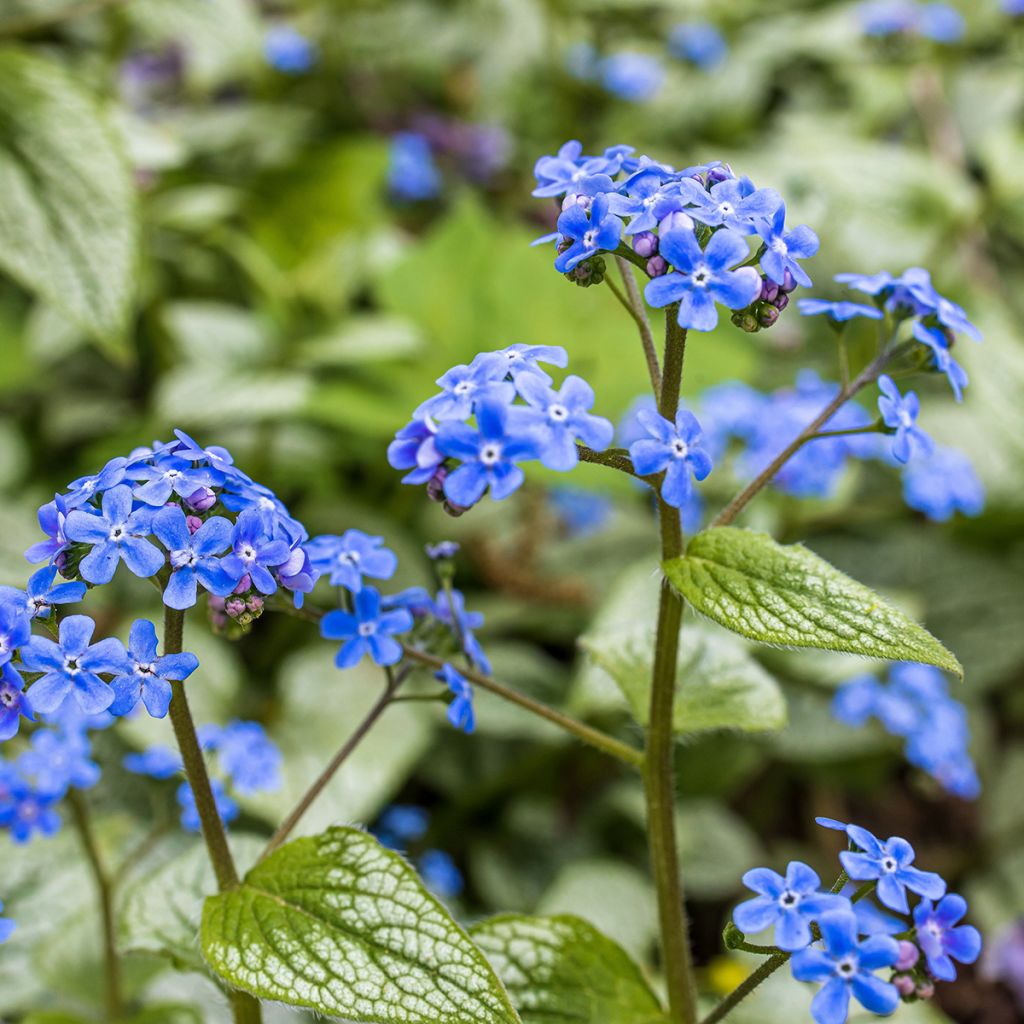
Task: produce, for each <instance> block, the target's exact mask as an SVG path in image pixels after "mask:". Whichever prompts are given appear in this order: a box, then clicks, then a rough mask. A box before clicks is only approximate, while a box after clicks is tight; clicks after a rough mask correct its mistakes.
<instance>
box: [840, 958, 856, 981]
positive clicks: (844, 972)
mask: <svg viewBox="0 0 1024 1024" xmlns="http://www.w3.org/2000/svg"><path fill="white" fill-rule="evenodd" d="M836 973H837V974H839V975H840V977H843V978H852V977H853V975H854V974H856V973H857V964H856V961H854V960H853V959H852V958H851V957H844V958H843V959H842V960H840V961H839V962H838V963H837V964H836Z"/></svg>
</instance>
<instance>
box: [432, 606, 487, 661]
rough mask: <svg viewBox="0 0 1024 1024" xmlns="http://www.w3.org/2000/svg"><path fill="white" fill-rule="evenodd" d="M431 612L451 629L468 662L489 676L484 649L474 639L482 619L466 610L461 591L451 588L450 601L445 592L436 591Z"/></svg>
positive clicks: (478, 613) (477, 613)
mask: <svg viewBox="0 0 1024 1024" xmlns="http://www.w3.org/2000/svg"><path fill="white" fill-rule="evenodd" d="M433 612H434V615H435V616H436V617H437V618H438V619H439V620H440V621H441V622H443V623H444V624H445V625H446V626H448V627H449V629H451V631H452V633H453V634H454V636H455V639H456V640H458V641H459V643H460V645H461V646H462V649H463V652H464V653H465V654H466V655H467V656H468V657H469V660H470V661H471V662H472V663H473V664H474V665H475V666H476V667H477V668H478V669H479V670H480V671H481V672H483V674H484V675H490V674H491V662H490V659H489V658H488V657H487V655H486V654H485V653H484V649H483V647H482V646H481V645H480V641H479V640H478V639H477V637H476V630H478V629H480V627H481V626H483V624H484V617H483V615H482V614H481V613H480V612H470V611H467V610H466V599H465V597H464V595H463V593H462V591H461V590H456V589H455V588H454V587H453V588H452V590H451V600H449V598H448V592H447V591H445V590H440V591H438V594H437V598H436V600H435V601H434V604H433Z"/></svg>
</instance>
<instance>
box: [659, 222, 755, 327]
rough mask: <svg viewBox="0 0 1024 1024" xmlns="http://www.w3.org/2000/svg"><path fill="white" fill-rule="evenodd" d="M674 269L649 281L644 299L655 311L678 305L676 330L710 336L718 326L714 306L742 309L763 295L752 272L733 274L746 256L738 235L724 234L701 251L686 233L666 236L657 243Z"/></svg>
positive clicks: (746, 269) (747, 251) (743, 270)
mask: <svg viewBox="0 0 1024 1024" xmlns="http://www.w3.org/2000/svg"><path fill="white" fill-rule="evenodd" d="M660 252H661V255H662V256H663V257H664V258H665V259H666V260H668V261H669V262H670V263H671V264H672V267H673V270H672V271H671V272H670V273H668V274H665V275H664V276H663V277H656V278H654V279H653V280H651V281H648V282H647V286H646V288H645V289H644V295H645V297H646V298H647V301H648V302H649V303H650V304H651V305H652V306H654V307H655V308H657V309H660V308H661V307H663V306H668V305H670V304H671V303H673V302H678V303H679V312H678V317H677V319H678V321H679V326H680V327H684V328H693V329H694V330H698V331H710V330H712V329H713V328H714V327H715V326H716V325H717V324H718V310H717V308H716V307H715V303H716V302H720V303H722V305H723V306H726V307H728V308H729V309H743V308H744V307H745V306H748V305H750V303H751V302H753V301H754V299H755V298H756V297H757V296H758V295H759V294H760V292H761V275H760V274H758V272H757V271H756V270H755V269H754V268H753V267H743V268H741V269H740V270H731V269H730V268H731V267H734V266H736V264H737V263H742V262H744V261H745V260H746V259H747V258H748V257H749V256H750V249H749V248H748V246H747V243H746V242H745V241H744V240H743V238H742V236H740V235H737V234H736V233H735V232H733V231H729V230H728V229H723V230H721V231H716V232H715V234H713V235H712V236H711V239H710V241H709V242H708V244H707V248H705V249H701V247H700V244H699V243H698V242H697V238H696V236H695V235H694V234H693V233H692V232H690V231H670V232H669V233H668V234H666V235H664V236H663V237H662V239H661V244H660Z"/></svg>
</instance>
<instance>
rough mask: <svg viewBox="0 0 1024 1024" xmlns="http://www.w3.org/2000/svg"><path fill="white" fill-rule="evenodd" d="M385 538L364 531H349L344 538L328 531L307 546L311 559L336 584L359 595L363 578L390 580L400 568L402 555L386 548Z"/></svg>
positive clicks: (343, 535)
mask: <svg viewBox="0 0 1024 1024" xmlns="http://www.w3.org/2000/svg"><path fill="white" fill-rule="evenodd" d="M383 544H384V538H383V537H371V536H369V535H368V534H365V533H363V531H362V530H346V531H345V532H344V533H343V534H342V535H341V536H340V537H335V536H332V535H330V534H325V535H324V536H321V537H314V538H313V539H312V540H311V541H309V543H308V544H307V545H306V551H307V552H308V553H309V558H310V561H311V562H312V563H313V566H314V567H315V568H316V569H318V570H319V571H320V572H321V573H323V574H324V575H326V576H327V577H328V578H329V579H330V581H331V586H333V587H345V588H346V589H347V590H349V591H350V592H351V593H353V594H358V593H359V591H360V590H361V589H362V587H363V577H364V576H370V577H372V578H373V579H377V580H389V579H391V577H392V576H394V574H395V569H397V568H398V557H397V556H396V555H395V553H394V552H393V551H390V550H388V548H385V547H383Z"/></svg>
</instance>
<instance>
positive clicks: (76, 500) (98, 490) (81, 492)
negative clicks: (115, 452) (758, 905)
mask: <svg viewBox="0 0 1024 1024" xmlns="http://www.w3.org/2000/svg"><path fill="white" fill-rule="evenodd" d="M127 465H128V460H127V459H122V458H116V459H111V460H110V461H109V462H108V463H107V464H106V465H105V466H104V467H103V468H102V469H101V470H100V471H99V472H98V473H94V474H93V475H92V476H80V477H79V478H78V479H77V480H74V481H72V483H71V484H69V486H68V493H67V494H65V495H64V504H65V505H66V506H67V507H68V508H69V509H72V508H78V506H79V505H84V504H86V502H89V501H91V500H92V499H93V498H94V497H95V496H96V495H97V494H102V493H103V492H104V491H106V490H109V488H111V487H115V486H117V484H119V483H120V482H121V481H122V480H123V479H124V471H125V467H126V466H127ZM44 529H45V527H44Z"/></svg>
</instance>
